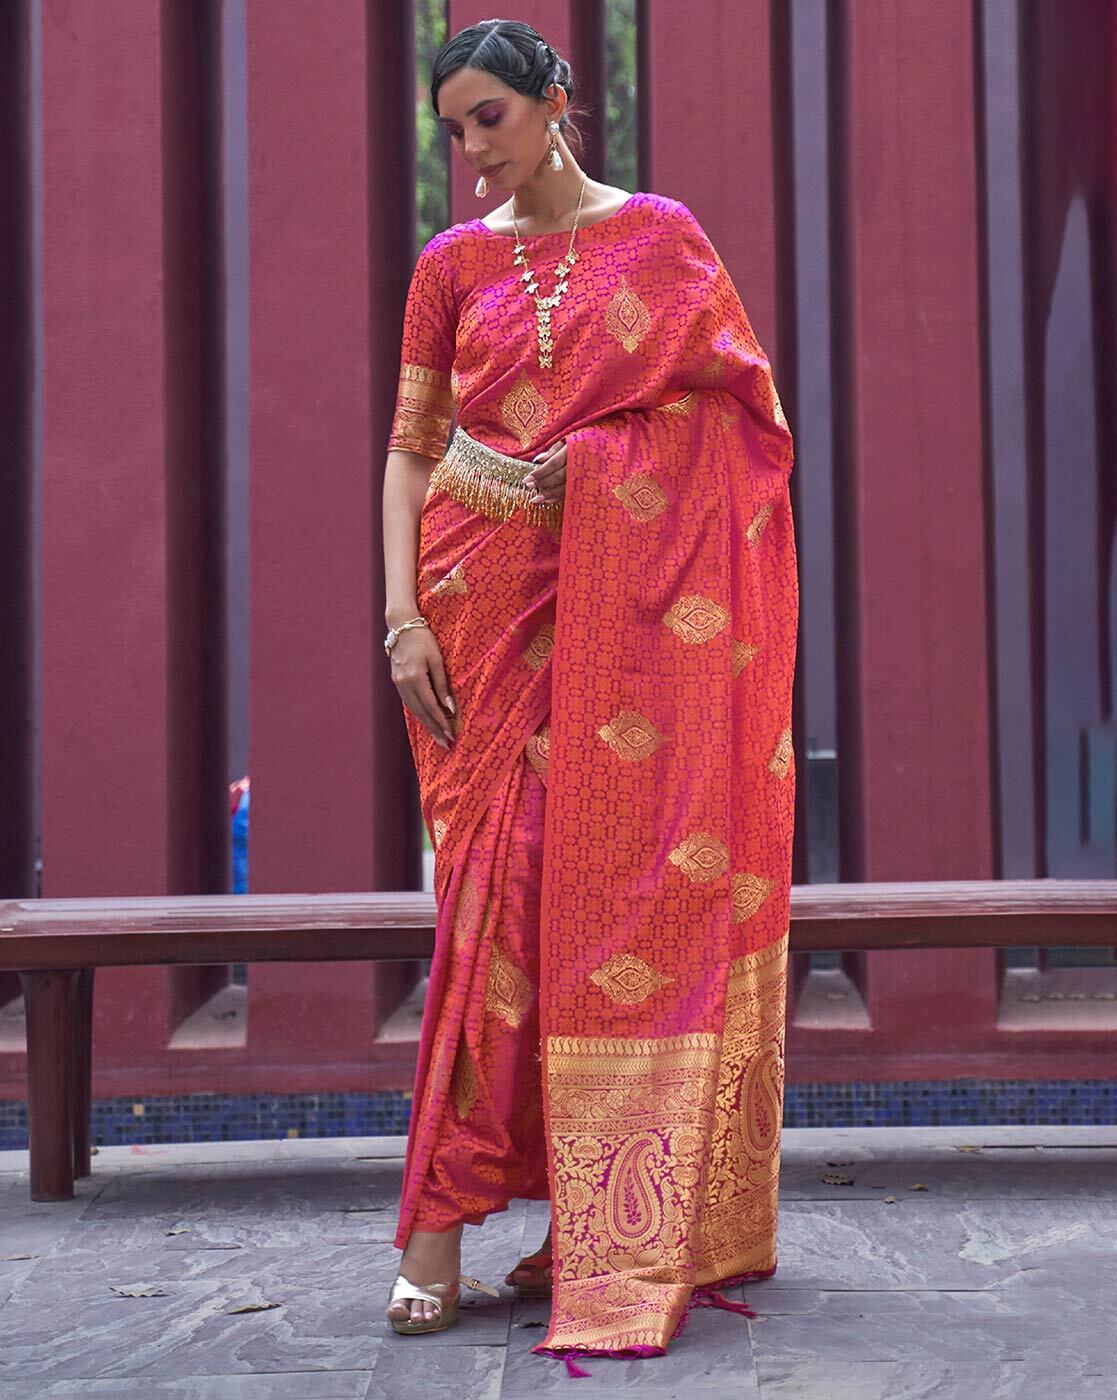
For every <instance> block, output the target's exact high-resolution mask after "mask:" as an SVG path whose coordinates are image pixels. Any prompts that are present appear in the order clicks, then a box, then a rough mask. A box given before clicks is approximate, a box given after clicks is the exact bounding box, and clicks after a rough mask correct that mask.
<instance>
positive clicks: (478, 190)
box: [473, 175, 489, 199]
mask: <svg viewBox="0 0 1117 1400" xmlns="http://www.w3.org/2000/svg"><path fill="white" fill-rule="evenodd" d="M488 192H489V182H488V180H486V179H485V177H484V175H479V176H478V177H477V183H476V184H475V185H474V186H473V193H474V194H475V195H476V196H477V198H478V199H484V198H485V196H486V195H487V194H488Z"/></svg>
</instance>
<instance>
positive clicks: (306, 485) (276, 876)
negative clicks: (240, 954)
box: [247, 0, 409, 1089]
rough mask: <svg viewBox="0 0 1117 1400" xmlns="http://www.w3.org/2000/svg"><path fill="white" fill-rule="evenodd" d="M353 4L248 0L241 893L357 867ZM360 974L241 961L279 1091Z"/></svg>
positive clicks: (372, 622) (361, 611) (364, 607)
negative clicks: (246, 822)
mask: <svg viewBox="0 0 1117 1400" xmlns="http://www.w3.org/2000/svg"><path fill="white" fill-rule="evenodd" d="M368 14H369V7H368V6H367V5H366V4H365V3H364V2H363V0H333V3H331V4H329V5H320V4H317V3H309V2H306V0H304V2H303V3H296V4H284V5H274V4H271V3H268V0H250V3H249V6H248V16H247V64H248V75H247V83H248V142H249V147H248V167H249V229H250V253H249V256H250V267H251V310H250V343H251V360H250V372H251V408H250V414H251V417H250V424H251V427H250V438H251V459H250V493H251V503H250V568H251V585H250V588H251V614H250V628H249V633H250V648H251V652H250V655H251V665H250V721H249V735H250V741H249V742H250V753H251V761H250V772H251V779H252V835H251V854H250V865H249V870H250V880H251V887H252V889H253V891H258V892H260V891H330V890H333V891H343V890H359V889H367V888H369V887H370V885H371V882H372V881H371V870H372V851H373V807H374V793H373V788H372V763H373V753H372V732H373V713H372V672H371V666H372V663H373V660H374V652H373V648H374V647H379V645H380V638H381V636H382V635H383V627H382V623H383V609H382V608H381V610H380V615H379V616H377V617H374V616H373V606H372V598H373V584H372V579H373V570H374V568H380V567H381V564H380V558H381V555H380V549H379V541H375V542H374V540H373V537H372V528H371V527H372V523H373V502H372V490H373V480H374V474H373V467H372V461H371V455H370V454H371V450H372V444H371V420H370V387H369V372H370V345H371V339H372V334H373V327H372V325H371V324H370V318H369V190H368V181H367V175H368V167H369V133H368V124H367V94H366V82H367V79H368V66H367V64H368V53H369V35H368V32H367V28H366V25H367V17H368ZM378 139H379V134H378ZM388 197H389V198H391V199H396V200H399V199H407V198H408V197H409V190H408V189H406V188H404V186H403V185H402V184H401V185H400V186H399V187H398V188H397V189H396V190H394V191H392V192H391V193H390V195H389V196H388ZM377 476H379V466H378V471H377ZM381 656H382V653H381ZM374 987H375V972H374V970H373V968H372V966H371V965H370V964H367V963H352V964H341V963H338V964H330V963H321V964H306V965H302V966H293V965H277V966H266V967H256V968H253V969H252V971H251V973H250V976H249V1017H248V1036H249V1044H248V1049H249V1056H250V1058H251V1060H252V1061H253V1062H254V1064H255V1065H258V1066H265V1067H266V1066H268V1065H274V1066H276V1067H277V1070H276V1074H277V1082H278V1078H279V1077H281V1078H282V1081H283V1084H284V1087H289V1088H291V1089H299V1088H313V1087H318V1086H319V1083H320V1069H319V1071H318V1075H317V1077H316V1078H310V1077H307V1078H304V1077H302V1073H301V1071H302V1068H303V1067H309V1070H310V1073H311V1074H314V1072H315V1071H314V1067H315V1066H318V1067H320V1066H321V1065H322V1064H323V1063H329V1062H338V1061H342V1060H344V1061H347V1062H352V1061H353V1059H354V1058H357V1059H359V1060H367V1059H368V1057H369V1054H370V1052H371V1042H372V1038H373V1034H374V1024H373V1015H372V1001H373V996H374ZM258 1082H259V1081H258ZM337 1087H341V1086H340V1085H339V1086H337Z"/></svg>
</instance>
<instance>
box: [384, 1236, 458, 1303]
mask: <svg viewBox="0 0 1117 1400" xmlns="http://www.w3.org/2000/svg"><path fill="white" fill-rule="evenodd" d="M461 1271H462V1227H461V1226H460V1225H457V1226H455V1227H454V1229H452V1230H412V1231H411V1234H410V1236H409V1237H408V1241H407V1248H406V1249H405V1250H404V1251H403V1258H402V1260H401V1261H400V1266H399V1272H400V1273H401V1274H403V1276H404V1278H406V1279H407V1280H408V1282H409V1283H414V1284H416V1285H417V1286H418V1287H419V1288H425V1287H426V1286H427V1285H428V1284H431V1283H457V1281H458V1276H459V1275H460V1274H461ZM437 1313H438V1308H437V1306H436V1305H435V1304H434V1303H429V1302H427V1300H426V1299H425V1298H411V1299H408V1298H400V1299H398V1300H397V1301H396V1302H394V1303H392V1304H391V1306H390V1307H389V1308H388V1316H389V1317H390V1318H392V1317H394V1318H395V1319H396V1320H397V1321H399V1322H406V1321H408V1319H410V1320H411V1321H412V1322H429V1321H430V1320H431V1319H432V1318H433V1317H435V1315H436V1314H437Z"/></svg>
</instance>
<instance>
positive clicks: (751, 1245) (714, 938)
mask: <svg viewBox="0 0 1117 1400" xmlns="http://www.w3.org/2000/svg"><path fill="white" fill-rule="evenodd" d="M479 222H480V221H471V222H470V223H467V224H463V225H456V226H455V227H454V228H453V229H449V230H447V231H446V232H445V234H443V235H439V236H438V238H436V239H434V240H432V242H431V243H430V244H428V245H427V248H426V249H424V254H423V256H422V258H421V260H420V262H421V264H422V265H423V266H422V268H421V269H420V268H417V270H416V278H415V280H413V284H412V292H411V294H409V300H408V318H407V322H406V323H405V337H404V353H405V360H406V359H407V357H408V356H410V361H409V362H410V363H412V364H415V363H418V364H421V365H423V366H425V367H426V368H430V369H435V370H439V371H441V372H443V373H447V374H451V371H452V382H453V384H454V385H455V393H456V395H457V396H458V398H457V413H458V418H459V421H458V427H457V434H461V433H462V431H463V429H464V432H465V434H467V435H468V437H469V438H470V439H471V440H472V442H473V443H475V444H477V447H476V448H472V449H470V455H471V458H472V463H473V465H474V467H476V468H477V470H478V471H479V472H480V473H481V474H482V475H483V474H484V458H485V452H484V448H485V446H486V445H487V446H488V447H490V448H493V449H495V454H499V455H500V456H502V457H508V456H517V455H520V454H521V453H523V452H524V449H527V451H526V457H527V458H530V455H531V454H532V453H534V452H535V451H537V450H538V448H539V447H541V446H543V445H545V444H546V443H549V442H552V441H555V440H557V439H559V438H564V439H565V441H566V445H567V481H566V488H565V497H564V501H563V509H562V515H561V521H560V522H551V523H540V522H539V521H538V520H529V519H528V518H527V516H526V513H525V512H524V511H522V510H515V509H513V510H512V511H511V512H510V513H509V511H508V510H507V508H506V504H505V506H504V507H503V508H500V509H498V506H499V504H500V502H501V501H505V500H506V498H505V497H504V496H503V495H502V493H501V492H499V491H498V492H495V493H494V495H493V496H492V497H491V498H487V497H486V491H485V490H484V489H480V490H478V489H477V485H476V482H475V481H474V483H473V486H472V488H471V491H472V494H467V493H466V489H465V487H466V485H467V484H468V483H465V481H464V479H463V478H462V477H461V476H459V475H458V474H456V473H455V472H454V471H452V470H450V469H449V468H448V467H443V466H442V465H441V463H442V459H439V461H440V466H439V467H436V469H435V471H434V473H432V477H431V489H430V491H429V492H428V496H427V500H426V503H425V505H424V510H423V516H422V520H421V524H420V542H419V604H420V608H421V610H422V611H423V613H424V614H425V615H426V616H427V617H428V619H429V620H430V622H431V627H432V630H433V631H434V634H435V636H436V638H437V640H438V642H439V645H440V648H441V649H442V653H443V657H444V659H445V662H446V668H447V674H448V677H449V680H450V684H451V686H452V688H453V690H454V694H455V697H456V700H457V703H458V706H459V713H458V718H457V722H456V729H457V742H456V743H455V744H454V745H453V746H452V748H451V749H450V750H448V751H447V750H444V749H442V748H441V747H440V746H438V745H437V744H436V743H435V742H434V740H433V738H432V737H431V736H430V735H429V733H428V731H427V730H426V729H425V727H424V726H422V725H420V724H419V723H418V722H417V721H416V720H415V719H414V717H413V716H411V715H410V714H408V715H407V716H406V718H407V723H408V733H409V737H410V740H411V743H412V748H413V752H414V755H415V760H416V765H417V770H418V774H419V782H420V792H421V796H422V803H423V814H424V819H425V821H426V823H427V826H428V830H429V831H430V832H431V834H432V840H433V841H434V844H435V892H436V898H437V901H438V906H439V918H438V936H437V940H436V954H435V959H434V962H433V963H432V969H431V980H430V984H429V987H428V993H427V996H428V1002H427V1011H426V1013H425V1015H424V1025H423V1032H422V1036H421V1040H420V1050H419V1064H418V1068H417V1074H416V1091H415V1114H414V1116H413V1122H412V1132H411V1135H410V1137H409V1142H408V1156H407V1161H406V1163H405V1174H404V1191H403V1199H402V1203H401V1214H400V1226H399V1231H398V1233H397V1236H396V1243H397V1245H398V1246H399V1247H401V1248H402V1247H404V1245H405V1244H406V1241H407V1236H408V1233H409V1231H410V1229H411V1228H412V1225H413V1222H414V1221H415V1219H416V1218H417V1212H418V1211H419V1210H420V1208H421V1201H422V1196H423V1189H424V1182H425V1180H426V1178H427V1174H428V1168H429V1166H430V1163H431V1161H432V1159H433V1158H435V1157H436V1156H437V1145H438V1142H439V1139H440V1135H441V1134H446V1133H453V1132H456V1131H459V1130H460V1128H461V1126H462V1119H461V1115H460V1113H458V1112H457V1110H456V1109H455V1108H454V1104H455V1103H457V1104H458V1105H459V1106H460V1105H462V1104H464V1103H466V1101H467V1100H468V1099H469V1095H470V1086H471V1083H472V1081H471V1078H470V1068H469V1065H467V1064H466V1063H465V1062H464V1061H463V1060H462V1059H460V1058H459V1051H460V1046H461V1045H462V1044H463V1043H464V1044H465V1045H466V1046H467V1049H471V1047H472V1043H473V1042H475V1041H476V1028H477V1025H478V1021H479V1018H481V1017H483V1016H484V1015H485V1014H486V1012H485V1008H486V1006H488V1008H489V1009H488V1016H489V1024H490V1026H491V1025H492V1024H493V1020H494V1014H495V1013H494V1009H493V1008H494V1006H499V1007H501V1008H502V1010H501V1013H500V1014H502V1015H503V1016H504V1017H505V1019H504V1020H502V1021H500V1022H499V1026H503V1027H504V1029H505V1030H506V1031H507V1032H508V1033H509V1034H514V1033H515V1031H514V1029H513V1025H512V1022H514V1021H515V1019H516V1018H517V1017H519V1018H520V1023H521V1024H522V1023H523V1020H524V1017H525V1016H527V1015H528V1013H529V1008H532V1007H533V998H537V1007H535V1008H534V1009H533V1010H532V1012H531V1014H533V1015H534V1014H537V1015H538V1023H539V1034H540V1041H539V1052H540V1057H541V1058H540V1080H539V1084H540V1090H541V1095H542V1109H543V1125H542V1126H543V1140H544V1141H543V1146H544V1149H545V1154H546V1174H547V1181H548V1184H549V1191H550V1196H551V1200H552V1209H553V1216H554V1224H555V1233H554V1293H553V1299H552V1310H551V1318H550V1325H549V1328H548V1331H547V1334H546V1336H545V1337H544V1338H543V1339H542V1340H541V1341H540V1342H539V1343H538V1344H537V1345H536V1346H535V1347H534V1348H533V1349H534V1350H535V1351H537V1352H544V1353H547V1354H551V1355H564V1354H565V1355H566V1356H567V1357H568V1358H569V1357H572V1356H574V1355H578V1354H594V1353H608V1354H611V1355H628V1356H632V1355H655V1354H658V1353H660V1352H662V1351H664V1350H665V1349H666V1347H667V1345H668V1342H669V1341H670V1340H671V1338H672V1337H673V1336H676V1335H678V1332H679V1330H680V1329H681V1327H682V1326H683V1324H684V1322H685V1319H686V1315H687V1312H688V1309H689V1307H691V1306H693V1305H695V1304H696V1303H704V1302H709V1301H710V1298H711V1289H712V1287H713V1286H714V1285H718V1284H727V1283H730V1282H734V1281H737V1280H740V1279H743V1278H749V1277H762V1276H765V1275H768V1274H770V1273H772V1272H773V1271H774V1269H775V1267H776V1217H777V1197H778V1177H779V1138H780V1118H781V1109H782V1086H783V1035H784V1003H785V995H786V982H785V979H786V966H787V945H788V926H789V915H790V882H791V844H792V830H793V819H794V790H795V756H794V750H793V747H792V743H791V691H792V680H793V672H794V662H795V647H796V627H797V615H798V588H797V581H796V558H795V544H794V534H793V526H792V518H791V504H790V495H789V482H788V478H789V475H790V472H791V468H792V441H791V435H790V432H789V430H788V427H787V423H786V420H785V418H784V415H783V411H782V409H781V407H780V404H779V399H778V396H777V394H776V391H775V387H774V385H773V383H772V379H771V373H770V369H769V365H768V362H767V359H766V358H765V356H764V354H763V351H762V350H761V348H760V346H759V345H758V344H757V342H756V339H755V337H754V335H753V332H752V328H751V326H750V324H749V321H748V317H747V316H746V314H745V311H744V308H743V307H742V305H741V303H740V300H739V298H738V296H737V293H736V290H735V289H734V287H733V284H732V281H731V280H730V278H729V275H728V273H727V271H726V269H725V268H724V265H723V264H722V262H721V260H720V258H719V257H718V255H717V253H716V251H715V250H714V249H713V246H712V245H711V244H710V242H709V240H708V238H707V237H706V235H705V233H704V232H703V231H702V229H701V228H700V226H699V225H698V223H697V221H696V220H695V219H694V216H693V215H692V214H691V213H690V211H689V210H688V209H686V208H685V206H683V205H681V204H678V203H677V202H676V201H673V200H669V199H665V198H663V197H661V196H655V195H646V194H640V195H635V196H633V198H632V199H631V200H630V201H629V203H628V205H626V206H625V209H624V210H622V211H621V212H620V213H619V214H617V215H614V216H612V218H611V219H607V220H605V221H603V222H602V223H600V224H597V225H593V226H591V227H590V228H589V229H587V230H585V234H586V238H585V239H584V240H583V239H582V236H581V234H580V235H579V251H580V253H581V254H582V256H581V259H580V262H579V272H580V274H581V278H580V281H579V283H578V290H579V292H580V296H579V297H578V298H574V297H573V291H574V284H573V283H572V296H571V298H568V299H567V300H566V301H564V303H563V311H564V313H565V312H566V310H567V307H568V306H569V307H571V308H573V309H572V311H571V314H570V316H569V317H563V318H556V321H555V325H554V335H555V369H554V370H551V371H540V370H539V368H538V366H537V365H534V364H533V362H532V348H533V344H534V341H533V338H532V334H531V330H532V328H531V326H530V324H529V321H528V318H527V317H526V315H525V313H524V310H523V306H522V298H519V292H518V288H517V287H516V286H515V284H514V278H513V277H512V275H511V274H510V273H509V272H507V271H506V268H505V264H506V263H510V258H509V257H508V250H507V247H506V246H504V245H503V242H502V239H501V237H500V236H499V235H493V234H491V232H490V231H488V230H485V232H481V230H480V229H478V228H477V225H478V224H479ZM481 228H482V229H484V226H483V225H482V226H481ZM548 240H551V236H550V235H543V236H542V237H541V238H540V239H538V240H534V241H535V242H536V243H537V244H538V245H539V246H538V247H537V248H535V249H534V250H533V265H534V264H535V263H536V262H539V261H546V260H547V255H548V251H549V247H548ZM550 247H553V253H554V256H555V257H556V258H557V257H559V256H561V255H562V252H563V251H564V250H563V249H562V248H561V247H560V246H559V245H558V243H557V242H555V241H554V240H551V243H550ZM434 281H437V288H438V296H437V298H434V297H432V296H430V295H427V294H426V293H425V292H424V288H428V289H429V287H430V285H431V284H432V282H434ZM439 306H441V307H443V308H444V309H445V308H448V307H452V309H453V316H454V318H455V319H454V322H453V325H452V326H451V327H447V325H446V322H445V319H440V318H439V317H438V316H437V315H432V309H433V310H437V308H438V307H439ZM482 313H483V318H482ZM447 314H449V313H447ZM447 356H452V360H451V361H448V360H447ZM409 382H410V381H409ZM401 402H403V401H402V400H401ZM540 414H542V415H543V420H542V421H540V422H538V423H535V421H534V420H535V419H537V418H539V415H540ZM412 429H415V430H416V431H417V436H416V437H415V438H411V439H409V438H408V436H407V434H408V432H409V431H411V430H412ZM429 431H430V426H429V425H419V426H418V428H417V429H416V425H415V424H414V420H413V418H412V417H411V416H410V409H408V410H407V412H406V413H405V414H404V415H403V417H401V418H398V419H397V424H396V425H395V426H394V429H393V444H392V445H395V446H408V445H412V444H413V443H415V442H418V441H424V440H425V441H427V442H428V443H429V441H430V439H429V436H428V434H429ZM525 435H526V436H525ZM458 442H459V446H461V445H465V446H466V447H468V443H465V442H464V439H463V438H462V437H461V436H458ZM412 450H422V449H421V448H418V447H414V446H412ZM443 450H444V449H443ZM495 454H494V477H493V479H494V480H495V479H497V477H498V475H499V472H498V470H497V464H496V462H495ZM528 464H529V462H528V461H526V460H525V463H524V465H525V468H526V466H527V465H528ZM504 470H505V471H506V472H507V470H508V465H507V462H505V463H504ZM459 487H460V489H459ZM486 499H491V501H492V506H491V511H490V513H486V511H487V510H490V507H488V506H486ZM525 775H527V776H530V777H535V776H536V775H538V776H539V777H542V778H544V781H545V790H546V791H545V797H546V802H545V815H544V817H543V823H544V827H543V833H542V864H541V871H540V879H539V902H538V918H539V927H538V951H539V979H538V985H537V986H535V987H533V986H531V984H530V979H528V985H526V986H525V983H524V981H523V980H521V978H518V977H517V976H516V975H515V972H516V969H514V968H513V969H511V970H510V969H509V968H508V967H503V966H502V965H501V962H500V958H501V957H502V956H504V954H502V953H501V951H500V948H501V932H500V929H501V924H500V913H499V911H500V907H501V906H502V905H503V904H504V903H505V902H506V901H507V898H508V891H507V890H502V889H501V888H500V873H499V872H500V870H501V869H502V868H503V867H501V866H500V865H499V863H498V862H497V861H496V860H495V859H494V858H493V855H492V852H493V851H494V850H497V849H498V846H499V843H498V842H495V841H494V838H493V832H494V831H496V830H498V829H500V827H501V821H502V819H501V815H500V814H501V812H507V811H509V810H511V809H512V808H511V803H512V801H513V798H514V796H515V793H516V792H517V791H519V788H518V786H517V785H519V784H522V783H523V781H524V779H525ZM494 958H495V960H496V961H495V962H494ZM493 969H495V971H494V970H493ZM521 977H522V974H521ZM499 1026H498V1027H497V1028H498V1029H499ZM502 1033H503V1032H502ZM467 1121H468V1120H467ZM508 1194H509V1195H515V1194H518V1192H517V1190H516V1189H515V1187H514V1186H512V1189H510V1190H509V1193H508ZM505 1203H506V1202H505ZM495 1208H500V1207H499V1206H498V1207H495ZM469 1213H470V1211H469V1203H468V1202H465V1203H463V1208H462V1212H461V1218H468V1216H469ZM712 1296H713V1298H714V1300H715V1301H716V1300H718V1299H719V1298H720V1295H717V1294H713V1295H712ZM721 1302H722V1303H723V1304H724V1300H721ZM727 1306H731V1307H736V1308H737V1310H741V1308H740V1305H727Z"/></svg>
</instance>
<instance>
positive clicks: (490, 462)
mask: <svg viewBox="0 0 1117 1400" xmlns="http://www.w3.org/2000/svg"><path fill="white" fill-rule="evenodd" d="M531 469H532V463H531V462H525V461H523V460H522V459H521V458H519V457H509V456H507V455H506V454H505V453H503V452H498V451H497V450H496V448H495V447H488V446H486V445H485V443H483V442H478V441H477V439H476V438H474V437H470V435H469V434H468V433H467V432H466V430H465V429H464V428H456V429H455V430H454V435H453V437H452V438H451V439H450V445H449V446H448V447H447V449H446V452H445V454H444V456H443V457H442V458H441V459H440V460H439V461H438V462H437V463H436V465H435V468H434V470H433V471H432V472H431V475H430V484H429V486H428V487H427V494H428V495H429V494H430V493H431V492H432V491H444V492H445V493H446V494H447V495H448V496H453V498H454V500H456V501H461V502H462V504H463V505H467V506H469V507H470V508H471V509H472V510H475V511H477V512H478V513H479V514H481V515H487V516H489V517H491V518H492V519H494V520H508V519H509V518H510V517H511V516H513V515H515V514H516V513H517V512H519V513H521V514H522V515H523V518H524V519H525V520H529V521H530V522H531V523H532V524H534V525H551V526H555V525H559V524H561V523H562V504H563V503H562V501H561V500H559V501H541V502H538V503H536V504H535V505H532V504H530V501H531V498H532V496H533V495H535V492H534V491H533V490H532V488H531V487H530V486H525V485H524V477H525V476H527V474H528V472H530V471H531Z"/></svg>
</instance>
